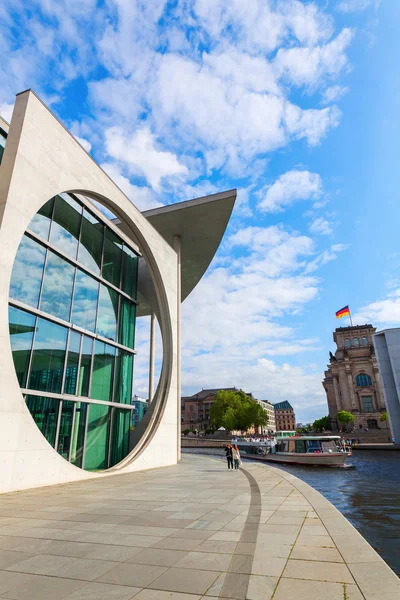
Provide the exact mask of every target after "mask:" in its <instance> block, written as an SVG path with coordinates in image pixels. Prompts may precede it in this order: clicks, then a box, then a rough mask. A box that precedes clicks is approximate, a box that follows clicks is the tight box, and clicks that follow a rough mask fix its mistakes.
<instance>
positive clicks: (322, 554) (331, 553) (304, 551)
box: [290, 544, 343, 563]
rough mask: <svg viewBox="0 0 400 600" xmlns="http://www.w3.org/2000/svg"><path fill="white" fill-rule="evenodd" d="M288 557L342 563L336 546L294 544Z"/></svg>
mask: <svg viewBox="0 0 400 600" xmlns="http://www.w3.org/2000/svg"><path fill="white" fill-rule="evenodd" d="M290 558H297V559H300V560H317V561H327V562H338V563H342V562H343V558H342V557H341V556H340V554H339V552H338V551H337V550H336V548H321V547H320V546H300V545H298V544H295V546H294V548H293V551H292V553H291V555H290Z"/></svg>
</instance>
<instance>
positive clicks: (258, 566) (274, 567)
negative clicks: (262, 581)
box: [251, 553, 287, 577]
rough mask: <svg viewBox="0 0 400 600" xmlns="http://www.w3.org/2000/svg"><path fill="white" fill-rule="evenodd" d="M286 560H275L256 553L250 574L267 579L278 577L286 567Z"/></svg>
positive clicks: (266, 555)
mask: <svg viewBox="0 0 400 600" xmlns="http://www.w3.org/2000/svg"><path fill="white" fill-rule="evenodd" d="M286 562H287V559H286V558H276V557H272V556H269V555H268V554H266V553H262V554H260V553H257V554H256V555H255V556H254V560H253V564H252V569H251V573H252V574H253V575H264V576H266V575H267V576H269V577H280V575H281V574H282V572H283V569H284V568H285V566H286Z"/></svg>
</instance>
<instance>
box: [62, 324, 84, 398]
mask: <svg viewBox="0 0 400 600" xmlns="http://www.w3.org/2000/svg"><path fill="white" fill-rule="evenodd" d="M80 345H81V336H80V335H79V333H76V331H70V332H69V342H68V357H67V367H66V369H65V382H64V394H72V395H75V394H76V384H77V381H78V363H79V352H80Z"/></svg>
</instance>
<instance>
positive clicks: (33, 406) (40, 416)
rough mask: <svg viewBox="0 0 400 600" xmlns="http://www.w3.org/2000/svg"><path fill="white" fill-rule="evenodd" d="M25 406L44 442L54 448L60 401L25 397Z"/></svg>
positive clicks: (42, 397)
mask: <svg viewBox="0 0 400 600" xmlns="http://www.w3.org/2000/svg"><path fill="white" fill-rule="evenodd" d="M26 405H27V407H28V408H29V410H30V413H31V415H32V417H33V419H34V421H35V423H36V425H37V426H38V427H39V429H40V431H41V432H42V434H43V435H44V437H45V438H46V440H47V441H48V442H49V444H51V445H52V446H53V448H54V444H55V442H56V431H57V420H58V411H59V409H60V401H59V400H56V399H55V398H46V397H44V396H27V397H26Z"/></svg>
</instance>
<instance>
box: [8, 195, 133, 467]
mask: <svg viewBox="0 0 400 600" xmlns="http://www.w3.org/2000/svg"><path fill="white" fill-rule="evenodd" d="M137 268H138V252H137V249H135V247H134V246H133V245H132V244H130V243H129V240H127V238H126V237H125V236H123V235H122V234H120V233H119V232H118V230H117V229H116V228H115V227H113V225H112V224H111V223H110V222H109V221H108V220H107V219H105V218H102V216H101V214H100V213H99V212H98V211H96V210H92V209H91V205H90V203H88V202H86V201H84V200H83V199H82V200H81V199H78V198H76V197H75V196H72V195H69V194H61V195H59V196H56V197H55V198H52V199H51V200H49V201H48V202H47V203H46V204H45V205H44V206H43V207H42V209H41V210H40V211H39V212H38V213H37V214H36V215H35V217H34V218H33V219H32V221H31V223H30V224H29V227H28V229H27V231H26V232H25V235H24V237H23V239H22V241H21V243H20V246H19V249H18V252H17V255H16V259H15V263H14V267H13V272H12V278H11V285H10V294H9V296H10V301H9V304H10V306H9V324H10V336H11V346H12V352H13V359H14V365H15V369H16V373H17V377H18V380H19V383H20V386H21V389H22V393H23V394H24V397H25V400H26V405H27V407H28V409H29V410H30V412H31V415H32V417H33V419H34V420H35V422H36V424H37V426H38V427H39V429H40V431H41V432H42V434H43V435H44V437H45V438H46V439H47V441H48V442H49V443H50V444H51V445H52V446H53V447H54V448H55V449H56V450H57V452H59V453H60V454H61V455H62V456H63V457H64V458H65V459H66V460H68V461H70V462H71V463H72V464H74V465H76V466H78V467H81V468H84V469H87V470H98V469H107V468H109V467H111V466H113V465H115V464H117V463H118V462H120V461H121V460H122V459H123V458H124V457H125V456H126V455H127V454H128V451H129V429H130V421H131V410H132V407H131V397H132V383H133V364H134V354H135V352H134V338H135V322H136V304H137V301H136V288H137Z"/></svg>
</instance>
